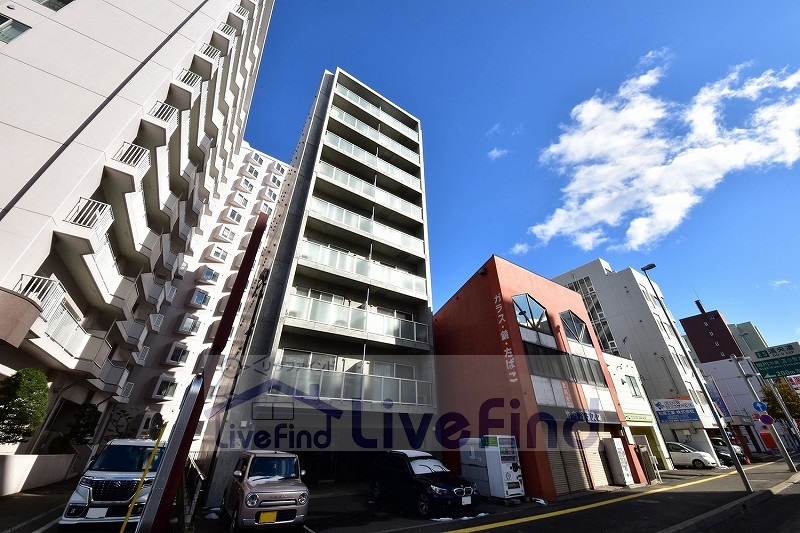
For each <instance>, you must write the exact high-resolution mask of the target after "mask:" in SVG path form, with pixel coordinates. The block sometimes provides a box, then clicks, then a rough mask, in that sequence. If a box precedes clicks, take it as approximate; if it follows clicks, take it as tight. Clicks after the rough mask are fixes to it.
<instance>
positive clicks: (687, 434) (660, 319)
mask: <svg viewBox="0 0 800 533" xmlns="http://www.w3.org/2000/svg"><path fill="white" fill-rule="evenodd" d="M553 281H555V282H556V283H559V284H561V285H564V286H565V287H568V288H570V289H572V290H574V291H576V292H578V293H579V294H580V295H581V296H582V297H583V300H584V303H585V304H586V308H587V309H588V310H589V316H590V317H591V319H592V326H593V327H594V329H595V331H596V332H597V336H598V339H599V340H600V344H601V345H602V348H603V351H604V352H607V353H612V354H614V355H620V356H622V357H628V358H630V359H632V360H633V361H635V363H636V367H637V368H638V370H639V373H640V374H641V377H642V386H643V388H644V390H645V391H646V393H647V396H648V397H649V398H650V401H651V405H652V406H653V411H654V413H655V414H656V416H657V417H658V419H659V426H660V429H661V433H662V436H663V437H664V440H665V441H668V442H669V441H672V442H685V443H688V444H690V445H691V446H692V447H694V448H697V449H700V450H704V451H708V452H709V453H711V454H712V455H713V453H714V451H713V448H712V446H711V442H710V441H709V434H710V435H714V434H718V432H719V428H717V427H716V422H715V420H714V414H713V412H712V411H711V409H712V408H711V406H709V405H708V403H707V402H706V400H705V398H704V395H703V392H702V388H701V385H700V384H699V383H698V382H697V379H696V378H695V376H694V373H693V371H692V367H691V362H690V361H689V360H688V358H687V356H686V353H687V352H686V351H685V350H684V346H682V342H683V341H682V339H680V338H678V337H676V336H675V333H674V331H675V330H674V329H673V326H674V324H675V320H674V318H673V317H672V316H671V315H670V316H664V312H663V310H662V307H661V305H660V303H659V299H660V300H662V301H663V298H664V297H663V295H662V294H661V290H660V289H659V287H658V285H657V284H655V283H654V284H653V286H654V287H655V290H656V294H653V289H652V288H651V286H650V283H649V282H648V280H647V278H646V277H645V276H644V275H643V274H641V273H640V272H638V271H636V270H634V269H633V268H630V267H629V268H626V269H624V270H620V271H615V270H613V269H612V268H611V265H609V264H608V262H606V261H605V260H603V259H596V260H594V261H591V262H589V263H587V264H585V265H583V266H580V267H577V268H575V269H572V270H570V271H568V272H566V273H564V274H561V275H559V276H556V277H554V278H553ZM665 308H666V306H665Z"/></svg>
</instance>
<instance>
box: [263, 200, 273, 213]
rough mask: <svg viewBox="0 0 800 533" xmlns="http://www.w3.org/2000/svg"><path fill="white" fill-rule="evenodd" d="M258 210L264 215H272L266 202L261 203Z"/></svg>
mask: <svg viewBox="0 0 800 533" xmlns="http://www.w3.org/2000/svg"><path fill="white" fill-rule="evenodd" d="M260 209H261V212H262V213H266V214H268V215H271V214H272V208H271V207H270V206H269V204H268V203H267V202H261V206H260Z"/></svg>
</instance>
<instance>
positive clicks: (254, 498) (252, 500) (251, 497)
mask: <svg viewBox="0 0 800 533" xmlns="http://www.w3.org/2000/svg"><path fill="white" fill-rule="evenodd" d="M244 504H245V505H246V506H248V507H255V506H256V505H258V494H255V493H253V492H251V493H250V494H248V495H247V498H246V499H245V500H244Z"/></svg>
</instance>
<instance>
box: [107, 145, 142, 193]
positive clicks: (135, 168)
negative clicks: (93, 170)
mask: <svg viewBox="0 0 800 533" xmlns="http://www.w3.org/2000/svg"><path fill="white" fill-rule="evenodd" d="M151 164H152V162H151V158H150V150H148V149H147V148H145V147H143V146H138V145H135V144H133V143H129V142H126V143H123V144H122V147H121V148H120V149H119V150H117V152H116V153H115V154H114V155H113V156H112V157H111V159H110V160H109V161H107V162H106V165H105V170H106V174H107V176H108V177H109V180H110V183H113V184H114V185H115V189H116V190H117V191H118V192H122V193H129V192H134V191H141V190H142V178H144V175H145V174H146V173H147V171H148V170H150V165H151Z"/></svg>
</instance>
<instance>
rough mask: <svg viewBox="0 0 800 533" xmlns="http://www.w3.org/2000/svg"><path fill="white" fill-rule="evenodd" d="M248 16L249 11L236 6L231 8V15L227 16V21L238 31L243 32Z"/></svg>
mask: <svg viewBox="0 0 800 533" xmlns="http://www.w3.org/2000/svg"><path fill="white" fill-rule="evenodd" d="M249 18H250V11H249V10H247V9H246V8H244V7H242V6H236V7H234V8H233V10H231V15H230V16H229V17H228V22H229V23H230V25H231V26H233V27H235V28H236V29H237V30H238V31H239V33H244V30H246V29H247V24H248V21H249Z"/></svg>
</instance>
